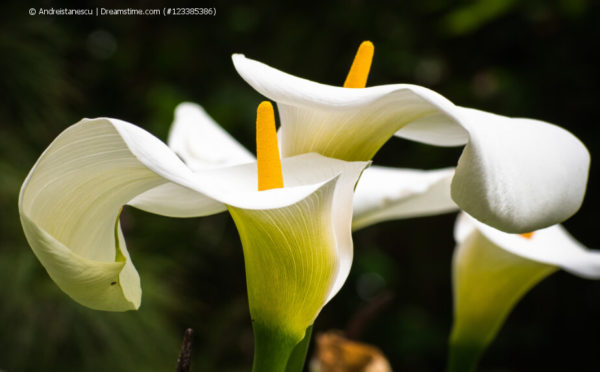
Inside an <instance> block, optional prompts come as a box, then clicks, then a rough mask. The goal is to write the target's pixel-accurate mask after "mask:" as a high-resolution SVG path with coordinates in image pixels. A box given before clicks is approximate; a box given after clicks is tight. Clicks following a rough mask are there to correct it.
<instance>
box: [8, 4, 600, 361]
mask: <svg viewBox="0 0 600 372" xmlns="http://www.w3.org/2000/svg"><path fill="white" fill-rule="evenodd" d="M391 3H392V2H383V1H382V2H367V1H359V0H353V1H339V2H331V3H323V4H321V5H312V6H311V5H309V4H303V5H302V6H300V5H295V4H292V3H290V4H283V2H279V3H271V2H268V1H257V2H254V3H253V4H250V3H249V2H246V1H239V0H236V1H233V0H232V1H215V2H212V3H211V2H207V3H202V4H199V3H191V2H190V3H184V2H179V3H177V4H175V3H170V4H169V6H189V7H199V6H208V7H215V8H216V9H217V14H216V16H214V17H211V16H177V17H175V16H171V17H163V16H102V17H95V16H39V15H36V16H30V15H28V10H29V8H34V9H36V10H37V9H39V8H49V7H55V8H60V7H77V8H85V7H88V8H92V7H105V8H125V7H131V8H140V9H150V8H162V7H163V6H166V4H165V2H161V1H129V2H127V3H126V4H125V3H124V2H120V1H104V2H93V1H87V2H74V1H73V2H67V1H37V2H34V1H5V2H3V3H2V5H1V6H0V56H1V57H0V76H1V79H0V92H1V93H0V97H1V100H0V209H1V211H2V212H1V213H2V214H1V219H0V229H1V232H0V284H1V285H0V324H2V331H1V332H0V370H5V371H60V370H65V371H66V370H70V371H75V370H82V371H83V370H85V371H168V370H173V369H174V367H175V360H176V358H177V353H178V350H179V347H180V343H181V337H182V335H183V331H184V329H185V328H186V327H191V328H193V329H194V330H195V331H196V337H195V344H194V349H193V357H194V359H193V363H192V370H193V371H247V370H249V369H250V366H251V361H252V331H251V325H250V318H249V315H248V309H247V300H246V293H245V276H244V270H243V256H242V250H241V246H240V243H239V239H238V236H237V232H236V229H235V226H234V225H233V223H232V220H231V218H230V217H229V216H228V215H227V214H221V215H217V216H212V217H208V218H201V219H170V218H165V217H160V216H154V215H149V214H146V213H143V212H140V211H138V210H135V209H133V208H126V209H125V211H124V214H123V217H122V223H123V227H124V230H125V235H126V238H127V243H128V247H129V250H130V252H131V255H132V257H133V261H134V263H135V265H136V267H137V268H138V271H139V272H140V275H141V278H142V286H143V289H144V296H143V303H142V307H141V309H140V310H139V311H138V312H129V313H102V312H98V311H93V310H89V309H87V308H84V307H82V306H80V305H78V304H76V303H74V302H73V301H72V300H70V299H69V298H68V297H67V296H66V295H65V294H63V293H62V292H61V291H60V290H59V289H58V287H56V285H54V283H53V282H52V281H51V280H50V279H49V278H48V276H47V274H46V273H45V271H44V269H43V268H42V266H41V265H40V264H39V263H38V261H37V260H36V259H35V257H34V255H33V254H32V252H31V250H30V249H29V248H28V246H27V243H26V241H25V239H24V236H23V233H22V231H21V227H20V223H19V217H18V212H17V195H18V191H19V188H20V185H21V183H22V181H23V179H24V178H25V176H26V174H27V172H28V171H29V169H30V168H31V166H32V165H33V164H34V162H35V160H36V159H37V157H38V156H39V155H40V154H41V152H42V151H43V150H44V149H45V148H46V146H47V145H48V144H49V143H50V142H51V141H52V139H53V138H54V137H56V136H57V135H58V134H59V133H60V132H61V131H62V130H64V129H65V128H66V127H67V126H69V125H71V124H73V123H75V122H76V121H78V120H79V119H81V118H82V117H97V116H111V117H116V118H120V119H123V120H127V121H129V122H132V123H135V124H137V125H140V126H142V127H144V128H146V129H147V130H149V131H150V132H152V133H154V134H155V135H156V136H158V137H159V138H161V139H163V140H166V136H167V133H168V128H169V126H170V124H171V121H172V118H173V109H174V108H175V106H176V105H177V104H178V103H180V102H182V101H193V102H197V103H199V104H201V105H203V106H204V107H205V108H206V110H207V111H208V112H209V113H210V114H211V115H212V116H213V117H214V118H215V119H216V120H217V121H218V122H219V123H221V124H222V125H223V126H224V127H225V128H226V129H227V130H228V131H229V132H230V133H231V134H233V135H234V136H235V137H236V138H238V139H239V140H240V141H241V142H242V143H243V144H244V145H246V146H247V147H248V148H249V149H252V150H254V145H253V136H254V126H253V123H254V115H255V109H256V106H257V104H258V103H259V102H260V101H261V99H262V98H261V96H260V95H258V94H257V93H255V91H254V90H253V89H251V88H250V87H249V86H248V85H246V83H245V82H244V81H243V80H242V79H241V78H239V77H238V75H237V73H236V72H235V70H234V68H233V66H232V63H231V60H230V56H231V54H232V53H235V52H240V53H245V54H246V55H247V56H249V57H251V58H255V59H258V60H260V61H263V62H266V63H268V64H270V65H272V66H274V67H277V68H280V69H282V70H284V71H286V72H289V73H292V74H295V75H297V76H302V77H305V78H309V79H312V80H316V81H319V82H324V83H328V84H333V85H341V84H342V83H343V81H344V78H345V75H346V73H347V71H348V68H349V66H350V63H351V61H352V58H353V55H354V53H355V51H356V48H357V46H358V45H359V43H360V42H361V41H363V40H371V41H373V43H374V44H375V58H374V62H373V67H372V72H371V75H370V78H369V83H368V84H369V85H379V84H389V83H414V84H419V85H423V86H426V87H429V88H431V89H434V90H436V91H438V92H439V93H441V94H442V95H444V96H446V97H447V98H449V99H450V100H451V101H453V102H454V103H456V104H459V105H462V106H469V107H475V108H478V109H482V110H487V111H492V112H496V113H500V114H503V115H508V116H522V117H533V118H537V119H542V120H546V121H549V122H552V123H556V124H559V125H561V126H563V127H565V128H567V129H568V130H570V131H572V132H573V133H574V134H575V135H576V136H578V137H579V138H580V139H582V141H583V142H584V143H585V144H586V145H587V146H588V148H589V150H590V152H591V154H592V158H595V157H596V156H598V155H600V142H599V141H598V138H599V137H598V129H597V126H598V123H597V118H598V105H599V103H598V99H599V97H600V95H599V94H598V91H597V90H598V87H599V86H600V84H599V83H600V72H599V71H598V66H600V56H599V55H598V45H599V41H600V26H599V24H598V20H599V19H600V18H599V16H600V3H598V2H594V1H592V0H555V1H545V0H532V1H527V2H518V1H516V0H503V1H501V0H478V1H454V2H448V1H443V0H421V1H416V0H415V1H397V2H395V5H391ZM556 151H560V149H556ZM459 154H460V149H443V148H435V147H431V146H426V145H421V144H417V143H411V142H408V141H404V140H400V139H392V140H391V141H389V143H388V144H386V145H385V147H384V148H383V149H382V150H381V151H380V153H379V154H378V155H377V156H376V158H375V162H377V163H379V164H385V165H391V166H398V167H411V168H423V169H431V168H437V167H444V166H451V165H454V164H455V163H456V160H457V158H458V156H459ZM598 182H600V180H599V172H598V167H596V166H595V162H593V164H592V170H591V174H590V182H589V186H588V194H587V197H586V200H585V203H584V205H583V208H582V209H581V211H580V212H579V213H578V214H577V215H576V216H574V217H573V218H572V219H570V220H569V221H566V222H565V225H566V226H567V228H568V229H569V231H570V232H571V233H572V234H573V235H574V236H575V237H576V238H577V239H579V240H580V241H581V242H583V243H584V244H585V245H587V246H588V247H596V248H600V237H599V235H596V234H597V233H598V228H597V217H596V216H597V213H596V212H595V210H596V208H598V207H600V200H599V198H600V196H599V195H597V194H596V193H594V190H595V189H597V186H596V185H597V184H598ZM548 187H552V185H548ZM454 219H455V215H454V214H452V215H444V216H438V217H431V218H419V219H414V220H406V221H392V222H386V223H382V224H379V225H377V226H373V227H370V228H367V229H365V230H362V231H359V232H357V233H355V252H356V253H355V263H354V267H353V270H352V273H351V275H350V277H349V279H348V281H347V283H346V285H345V287H344V288H343V289H342V291H341V292H340V293H339V295H338V296H337V297H336V298H335V299H334V300H333V301H332V302H331V303H330V304H329V305H327V306H326V307H325V309H324V310H323V311H322V313H321V316H320V317H319V319H318V320H317V322H316V324H315V333H318V332H323V331H326V330H330V329H341V330H348V331H350V332H351V335H352V336H354V337H356V338H358V339H360V340H362V341H364V342H368V343H371V344H374V345H376V346H378V347H379V348H381V349H382V350H383V352H384V353H385V354H386V355H387V357H388V358H389V360H390V361H391V363H392V365H393V367H394V370H398V371H400V370H404V371H441V370H443V368H444V364H445V359H446V344H447V338H448V335H449V330H450V325H451V319H452V302H451V286H450V260H451V256H452V251H453V248H454V243H453V239H452V228H453V223H454ZM390 298H391V300H390ZM377 304H379V305H377ZM365 307H368V308H370V309H371V310H372V313H371V314H372V315H370V316H368V317H366V318H365V317H363V316H362V315H359V314H364V310H361V309H364V308H365ZM599 313H600V283H598V282H596V281H587V280H583V279H579V278H576V277H573V276H571V275H568V274H565V273H563V272H559V273H557V274H554V275H552V276H551V277H550V278H548V279H546V280H545V281H543V282H542V283H541V284H540V285H538V286H537V287H536V288H534V289H533V290H532V291H531V292H530V293H529V294H527V295H526V297H525V298H524V299H523V300H522V301H521V303H520V304H519V305H518V306H517V307H516V308H515V309H514V311H513V313H512V314H511V315H510V317H509V318H508V320H507V322H506V324H505V326H504V328H503V329H502V330H501V331H500V333H499V335H498V338H497V339H496V340H495V341H494V343H493V344H492V345H491V347H490V349H489V350H488V352H487V353H486V354H485V356H484V358H483V360H482V362H481V370H482V371H530V370H590V369H594V368H593V366H595V365H596V364H597V363H598V361H599V360H598V354H597V351H598V347H599V346H600V336H598V335H599V334H600V317H599V316H598V314H599Z"/></svg>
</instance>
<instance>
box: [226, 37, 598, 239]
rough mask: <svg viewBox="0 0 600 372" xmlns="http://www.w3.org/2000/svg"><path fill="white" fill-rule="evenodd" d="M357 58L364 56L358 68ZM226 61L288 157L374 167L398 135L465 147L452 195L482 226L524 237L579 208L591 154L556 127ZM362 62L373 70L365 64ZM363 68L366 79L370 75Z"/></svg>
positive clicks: (412, 93) (423, 91)
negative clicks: (276, 124) (269, 118)
mask: <svg viewBox="0 0 600 372" xmlns="http://www.w3.org/2000/svg"><path fill="white" fill-rule="evenodd" d="M361 48H362V46H361ZM359 55H360V49H359V53H358V54H357V60H359V59H360V58H362V56H359ZM371 55H372V51H371ZM232 58H233V63H234V65H235V68H236V70H237V71H238V73H239V74H240V75H241V76H242V78H243V79H244V80H246V82H247V83H248V84H250V85H251V86H252V87H253V88H254V89H256V90H257V91H258V92H259V93H261V94H262V95H264V96H266V97H268V98H269V99H271V100H273V101H275V102H276V103H277V107H278V110H279V115H280V118H281V128H280V130H279V138H280V144H281V145H280V146H281V152H282V155H283V156H284V157H285V156H292V155H297V154H301V153H306V152H318V153H320V154H322V155H325V156H329V157H334V158H339V159H343V160H370V159H371V158H372V157H373V156H374V155H375V153H376V152H377V151H378V150H379V149H380V148H381V146H382V145H383V144H384V143H385V142H386V141H387V140H388V139H390V138H391V137H392V136H394V135H395V136H398V137H403V138H406V139H410V140H414V141H420V142H423V143H427V144H432V145H437V146H460V145H465V148H464V150H463V153H462V155H461V157H460V159H459V160H458V165H457V167H456V173H455V175H454V177H453V179H452V187H451V193H452V198H453V199H454V201H455V202H456V203H457V204H458V205H459V206H460V207H461V208H462V209H463V210H465V211H467V212H468V213H469V214H471V215H472V216H474V217H475V218H477V219H478V220H480V221H482V222H484V223H487V224H489V225H491V226H494V227H496V228H498V229H500V230H503V231H506V232H515V233H522V232H526V231H533V230H537V229H540V228H543V227H547V226H551V225H553V224H556V223H558V222H560V221H563V220H565V219H567V218H569V217H570V216H572V215H573V214H574V213H575V212H576V211H577V210H578V209H579V207H580V206H581V203H582V201H583V196H584V193H585V189H586V184H587V177H588V170H589V163H590V158H589V153H588V151H587V149H586V148H585V146H584V145H583V144H582V143H581V142H580V141H579V140H578V139H577V138H576V137H575V136H573V135H572V134H571V133H570V132H568V131H566V130H564V129H562V128H560V127H557V126H555V125H552V124H549V123H546V122H543V121H539V120H533V119H522V118H509V117H505V116H500V115H495V114H491V113H487V112H483V111H478V110H474V109H469V108H464V107H460V106H456V105H454V104H453V103H452V102H450V101H448V100H447V99H446V98H444V97H442V96H441V95H439V94H437V93H435V92H433V91H431V90H429V89H427V88H424V87H420V86H415V85H410V84H394V85H383V86H374V87H368V88H364V82H366V77H364V79H363V80H364V82H361V83H359V84H358V86H356V85H349V86H354V87H355V88H350V89H349V88H343V87H335V86H329V85H324V84H319V83H316V82H313V81H309V80H306V79H302V78H298V77H295V76H292V75H290V74H287V73H285V72H282V71H279V70H277V69H274V68H272V67H269V66H267V65H265V64H263V63H260V62H258V61H255V60H252V59H249V58H246V57H245V56H244V55H242V54H234V55H233V57H232ZM359 62H360V61H359ZM355 63H356V60H355ZM364 63H366V64H367V63H368V65H369V66H370V59H369V60H368V61H367V62H364ZM353 67H354V66H353ZM363 70H365V71H366V74H368V67H367V68H366V69H363ZM352 73H353V71H352V70H351V74H352ZM363 73H365V72H363ZM349 77H350V76H349ZM360 84H362V86H361V85H360ZM356 88H360V89H356Z"/></svg>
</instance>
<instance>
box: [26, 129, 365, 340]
mask: <svg viewBox="0 0 600 372" xmlns="http://www.w3.org/2000/svg"><path fill="white" fill-rule="evenodd" d="M367 165H368V163H367V162H345V161H341V160H337V159H331V158H326V157H324V156H321V155H318V154H304V155H301V156H296V157H291V158H287V159H283V161H282V169H283V175H284V181H285V188H280V189H272V190H267V191H260V192H259V191H257V189H256V185H257V173H256V162H252V163H247V164H241V165H236V166H227V167H218V168H214V169H210V170H205V171H197V172H193V171H192V170H191V169H190V168H188V167H187V166H186V165H185V164H184V163H183V162H182V161H181V160H180V159H179V158H178V157H177V155H176V154H175V153H174V152H173V151H172V150H171V149H169V148H168V147H167V146H166V145H165V144H164V143H163V142H161V141H160V140H158V139H157V138H156V137H154V136H152V135H151V134H149V133H148V132H146V131H144V130H143V129H141V128H139V127H136V126H134V125H132V124H129V123H126V122H123V121H120V120H116V119H108V118H100V119H84V120H82V121H80V122H79V123H77V124H75V125H73V126H71V127H69V128H67V129H66V130H65V131H64V132H63V133H61V134H60V135H59V136H58V137H57V138H56V139H55V140H54V141H53V142H52V144H50V146H49V147H48V148H47V149H46V151H45V152H44V153H43V154H42V155H41V157H40V158H39V159H38V161H37V162H36V164H35V165H34V167H33V168H32V170H31V172H30V173H29V175H28V176H27V178H26V180H25V182H24V183H23V186H22V188H21V193H20V196H19V212H20V216H21V221H22V225H23V229H24V231H25V235H26V238H27V240H28V242H29V244H30V245H31V247H32V249H33V251H34V253H35V254H36V256H37V257H38V259H39V260H40V262H41V263H42V265H43V266H44V268H45V269H46V270H47V272H48V274H49V275H50V277H51V278H52V279H53V280H54V281H55V282H56V284H57V285H58V286H59V287H60V288H61V289H62V290H63V291H64V292H66V293H67V294H68V295H69V296H71V297H72V298H73V299H74V300H75V301H77V302H79V303H81V304H83V305H85V306H88V307H91V308H94V309H100V310H109V311H124V310H130V309H137V308H138V307H139V306H140V301H141V288H140V279H139V276H138V273H137V271H136V269H135V267H134V266H133V264H132V261H131V258H130V256H129V253H128V251H127V247H126V245H125V240H124V239H123V235H122V233H121V229H120V226H119V222H118V221H119V215H120V211H121V209H122V206H123V205H125V204H126V203H127V202H129V201H130V200H132V199H133V200H137V201H138V202H139V203H140V206H142V207H143V206H144V205H143V204H144V201H147V200H150V201H152V202H151V203H150V205H149V206H147V207H148V208H146V209H151V210H152V211H153V212H154V213H159V214H165V215H173V214H181V213H180V212H181V210H179V209H178V208H179V207H181V206H182V205H183V202H184V201H185V202H187V203H188V204H189V205H188V206H187V207H186V209H185V210H184V211H187V212H190V214H191V215H206V214H211V213H215V212H220V211H222V210H224V209H225V208H227V209H229V211H230V212H231V214H232V216H233V218H234V220H235V223H236V226H237V227H238V231H239V233H240V236H241V240H242V243H243V248H244V255H245V259H246V269H247V278H248V285H249V301H250V307H251V313H252V316H253V318H254V319H255V321H256V322H263V323H265V324H266V326H268V327H279V328H281V329H282V330H283V331H284V332H287V333H288V334H292V335H293V336H294V337H296V339H297V341H299V340H300V339H302V337H303V336H304V332H305V330H306V328H307V327H308V326H310V325H311V324H312V322H313V321H314V318H315V317H316V316H317V314H318V312H319V311H320V309H321V308H322V307H323V306H324V305H325V303H326V302H327V301H328V300H329V299H330V298H331V297H332V296H333V295H334V294H335V292H337V290H339V288H340V287H341V285H342V283H343V282H344V280H345V278H346V276H347V274H348V271H349V266H350V262H351V261H352V238H351V215H352V192H353V189H354V187H355V184H356V182H357V179H358V177H359V176H360V173H361V172H362V171H363V169H364V168H365V167H366V166H367ZM153 190H154V192H155V194H154V195H151V196H156V195H159V194H160V196H161V197H163V199H162V200H159V201H162V202H164V201H166V200H169V199H170V200H174V201H175V207H169V206H168V204H167V203H162V202H157V200H156V199H154V200H153V199H152V198H148V199H136V196H138V195H144V194H145V193H146V192H150V191H153ZM156 190H158V191H156Z"/></svg>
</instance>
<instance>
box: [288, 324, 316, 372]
mask: <svg viewBox="0 0 600 372" xmlns="http://www.w3.org/2000/svg"><path fill="white" fill-rule="evenodd" d="M312 330H313V326H312V325H311V326H310V327H308V328H306V334H305V335H304V338H303V339H302V341H300V343H299V344H298V345H296V347H294V350H293V351H292V355H291V356H290V359H289V361H288V363H287V368H286V369H285V372H302V369H303V368H304V363H305V362H306V354H307V353H308V346H309V345H310V340H311V336H312Z"/></svg>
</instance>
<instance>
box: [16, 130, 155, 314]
mask: <svg viewBox="0 0 600 372" xmlns="http://www.w3.org/2000/svg"><path fill="white" fill-rule="evenodd" d="M161 182H164V181H163V180H162V178H161V177H158V176H156V175H155V174H153V173H152V172H150V171H149V170H148V169H146V167H144V166H143V165H141V164H140V163H139V162H138V161H137V160H136V159H135V158H134V157H133V156H132V155H131V153H130V152H129V151H128V150H127V146H126V145H125V143H124V142H123V140H122V139H121V137H120V136H119V134H118V132H117V131H116V130H115V129H114V127H113V125H112V124H111V122H110V121H109V120H102V119H100V120H95V121H89V120H83V121H82V122H80V123H78V124H76V125H74V126H72V127H70V128H68V129H67V130H65V131H64V132H63V133H62V134H61V135H60V136H59V137H58V138H57V139H56V140H54V142H53V143H52V144H51V145H50V146H49V147H48V149H47V150H46V151H45V152H44V154H42V156H41V157H40V159H39V160H38V161H37V163H36V164H35V166H34V167H33V169H32V170H31V172H30V174H29V176H28V177H27V179H26V180H25V182H24V183H23V187H22V189H21V193H20V196H19V212H20V215H21V221H22V224H23V229H24V231H25V235H26V237H27V240H28V242H29V244H30V245H31V247H32V249H33V251H34V253H35V254H36V256H37V257H38V259H39V260H40V261H41V263H42V264H43V265H44V267H45V268H46V270H47V271H48V274H49V275H50V277H52V279H53V280H54V281H55V282H56V283H57V284H58V286H59V287H60V288H61V289H62V290H63V291H65V292H66V293H67V294H69V295H70V296H71V297H73V299H75V300H76V301H78V302H80V303H82V304H84V305H86V306H88V307H91V308H94V309H101V310H113V311H122V310H129V309H136V308H138V307H139V305H140V299H141V289H140V286H139V277H138V275H137V272H136V271H135V268H134V267H133V265H132V264H131V260H130V259H129V255H128V253H127V249H126V247H125V244H124V242H123V241H122V237H121V233H120V229H119V228H118V224H117V223H116V222H117V221H118V216H119V214H120V210H121V207H122V205H123V204H124V203H125V202H126V201H127V200H129V199H131V198H132V197H133V196H135V195H136V194H138V193H139V192H141V191H144V190H146V189H148V188H152V187H155V186H156V185H159V184H160V183H161Z"/></svg>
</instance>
